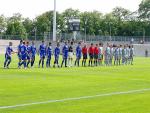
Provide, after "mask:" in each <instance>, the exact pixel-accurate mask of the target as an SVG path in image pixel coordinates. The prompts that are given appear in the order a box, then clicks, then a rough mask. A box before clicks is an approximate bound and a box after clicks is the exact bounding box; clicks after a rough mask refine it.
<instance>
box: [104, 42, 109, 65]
mask: <svg viewBox="0 0 150 113" xmlns="http://www.w3.org/2000/svg"><path fill="white" fill-rule="evenodd" d="M109 61H110V46H109V44H108V43H107V47H106V50H105V65H106V66H109V65H110V64H109Z"/></svg>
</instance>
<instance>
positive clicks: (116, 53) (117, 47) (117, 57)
mask: <svg viewBox="0 0 150 113" xmlns="http://www.w3.org/2000/svg"><path fill="white" fill-rule="evenodd" d="M114 65H119V46H116V48H115V50H114Z"/></svg>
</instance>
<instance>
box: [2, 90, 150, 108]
mask: <svg viewBox="0 0 150 113" xmlns="http://www.w3.org/2000/svg"><path fill="white" fill-rule="evenodd" d="M144 91H150V88H147V89H139V90H131V91H125V92H112V93H106V94H98V95H93V96H82V97H74V98H65V99H60V100H48V101H43V102H34V103H27V104H18V105H12V106H0V109H9V108H17V107H24V106H31V105H39V104H48V103H55V102H65V101H72V100H81V99H90V98H95V97H105V96H113V95H122V94H133V93H140V92H144Z"/></svg>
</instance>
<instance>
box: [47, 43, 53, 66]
mask: <svg viewBox="0 0 150 113" xmlns="http://www.w3.org/2000/svg"><path fill="white" fill-rule="evenodd" d="M46 54H47V61H46V67H47V68H49V67H50V66H51V65H50V64H51V57H52V46H51V42H50V43H49V45H48V47H47V50H46Z"/></svg>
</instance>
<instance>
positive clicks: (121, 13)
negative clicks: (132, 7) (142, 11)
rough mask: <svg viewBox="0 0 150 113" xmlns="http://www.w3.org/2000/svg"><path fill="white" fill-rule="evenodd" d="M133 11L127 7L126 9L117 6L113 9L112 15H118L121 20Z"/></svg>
mask: <svg viewBox="0 0 150 113" xmlns="http://www.w3.org/2000/svg"><path fill="white" fill-rule="evenodd" d="M130 13H131V12H130V11H129V10H127V9H124V8H122V7H116V8H114V9H113V11H112V15H113V16H114V17H116V18H117V19H118V20H119V21H121V20H123V19H124V18H125V17H126V16H127V15H129V14H130Z"/></svg>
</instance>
